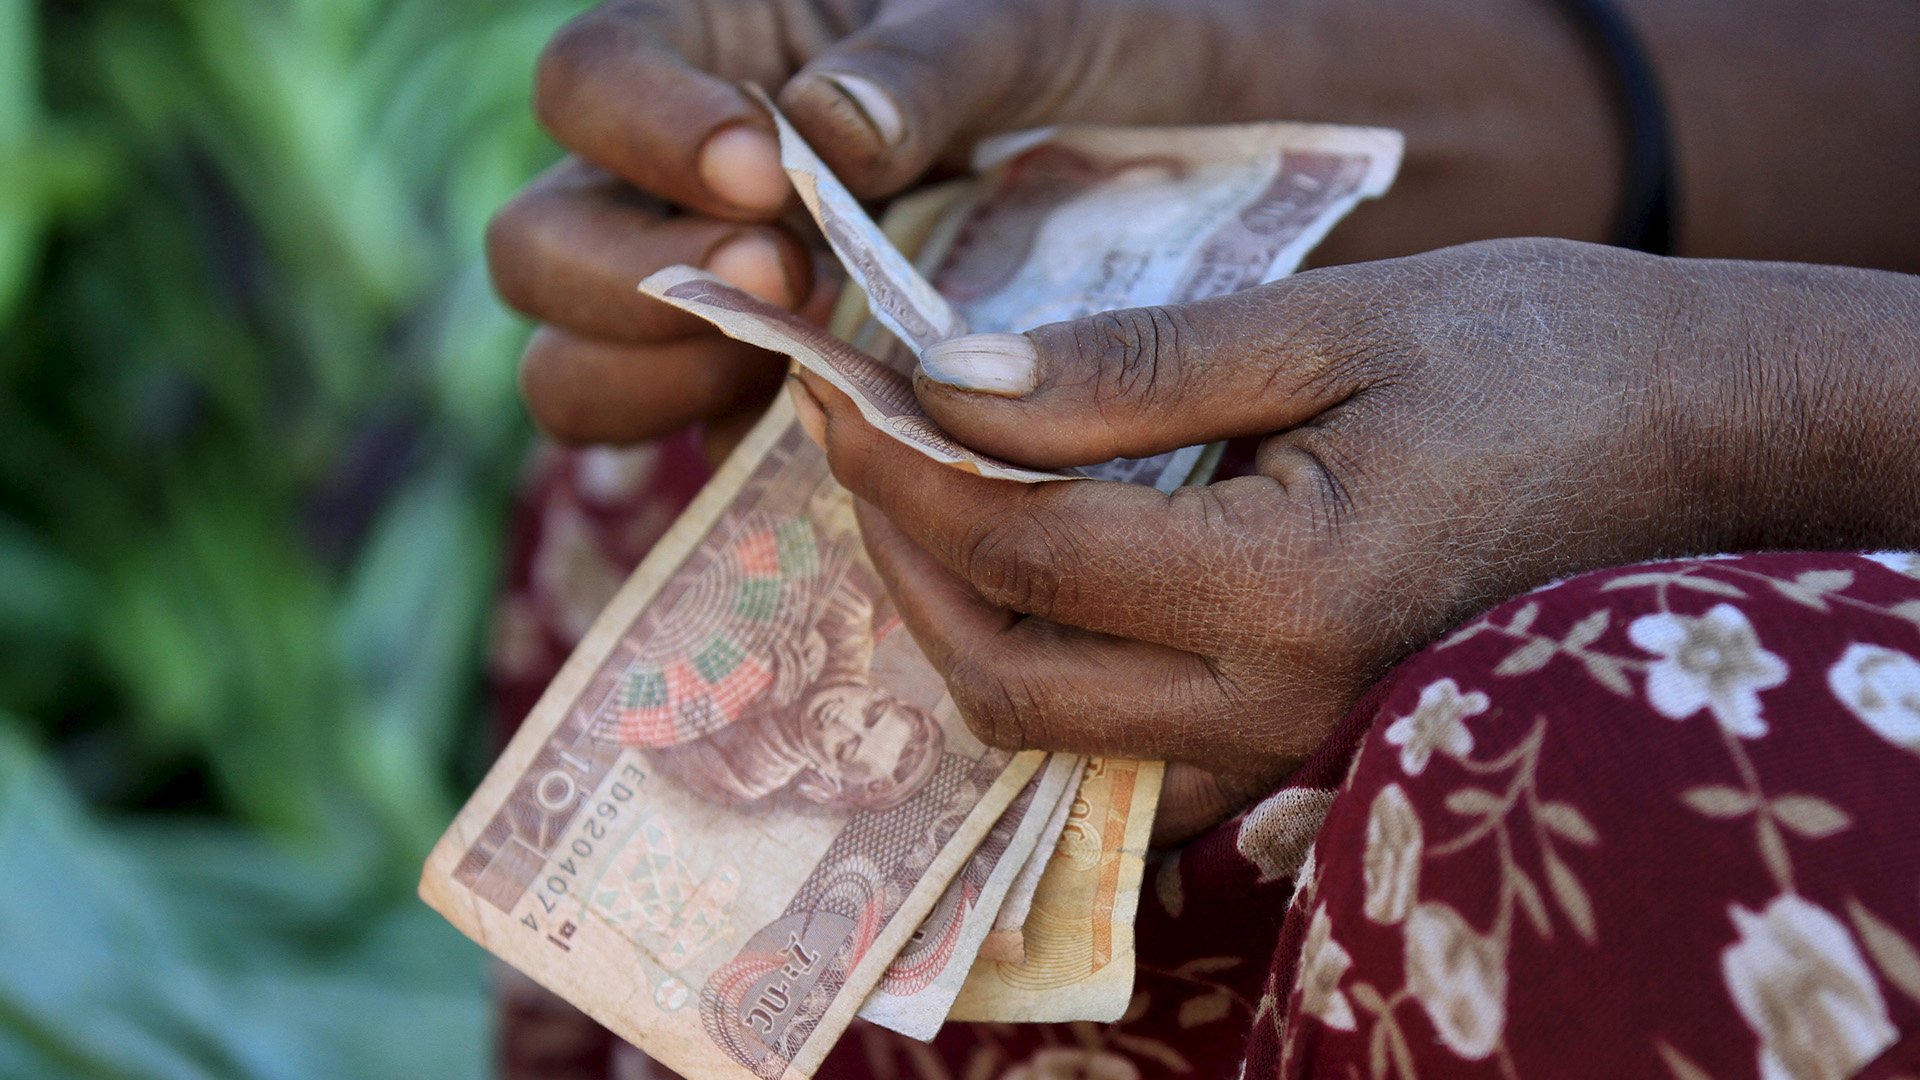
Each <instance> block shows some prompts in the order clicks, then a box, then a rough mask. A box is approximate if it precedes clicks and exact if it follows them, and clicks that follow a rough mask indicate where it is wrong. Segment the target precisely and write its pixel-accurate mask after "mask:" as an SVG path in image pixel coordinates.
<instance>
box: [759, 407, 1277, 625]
mask: <svg viewBox="0 0 1920 1080" xmlns="http://www.w3.org/2000/svg"><path fill="white" fill-rule="evenodd" d="M796 378H798V379H799V380H800V381H801V385H802V386H803V387H804V388H805V389H807V390H808V391H809V392H810V393H811V394H812V397H813V399H814V401H815V402H817V403H818V404H819V405H820V407H821V410H822V413H823V419H824V422H823V423H822V424H821V425H820V427H821V430H820V431H819V432H818V434H819V436H820V440H821V442H822V446H823V448H824V449H825V450H826V453H827V459H828V462H829V464H830V465H831V466H832V468H833V473H834V475H835V476H836V477H837V478H839V480H840V482H841V483H842V484H844V485H845V486H846V487H847V488H848V490H850V491H852V492H853V493H854V495H856V496H858V497H859V498H861V499H863V500H865V501H867V502H869V503H871V504H873V505H874V506H875V507H876V508H878V509H879V510H880V511H881V512H883V513H885V514H886V515H887V517H888V518H890V519H891V520H892V521H893V522H894V524H895V525H896V526H898V527H899V528H900V530H901V531H902V532H903V533H904V534H906V536H907V537H909V538H910V539H912V540H913V541H914V542H916V543H918V544H919V545H920V546H921V547H923V548H925V549H926V550H927V551H928V552H929V553H930V554H932V555H933V556H934V557H935V558H936V559H938V560H939V561H940V562H941V563H943V564H944V565H945V566H947V568H948V569H950V570H952V571H953V572H954V573H955V574H958V575H959V576H960V577H962V578H964V579H965V580H966V581H967V582H968V583H969V584H970V585H972V586H973V588H974V589H975V590H976V591H977V592H978V593H979V594H980V596H981V597H982V598H983V599H985V600H987V601H988V602H989V603H992V604H994V605H995V606H998V607H1003V608H1009V609H1011V610H1014V611H1019V612H1023V613H1026V614H1029V615H1037V616H1039V617H1041V618H1044V619H1047V620H1049V621H1051V622H1057V623H1063V624H1066V625H1069V626H1076V627H1081V628H1083V629H1087V630H1094V631H1098V632H1100V633H1106V634H1114V635H1117V636H1121V637H1127V638H1134V639H1137V640H1142V641H1150V642H1155V643H1159V644H1165V645H1172V646H1175V647H1178V648H1188V647H1194V646H1197V645H1199V644H1201V643H1203V642H1207V641H1211V640H1216V639H1217V633H1218V631H1219V630H1220V629H1221V628H1220V627H1219V626H1218V625H1217V621H1216V619H1213V618H1210V617H1209V616H1216V617H1217V614H1218V613H1219V612H1220V611H1222V610H1224V607H1225V605H1224V604H1223V603H1222V602H1221V600H1222V598H1219V597H1216V596H1214V595H1213V594H1214V591H1215V589H1214V586H1215V585H1216V583H1217V582H1218V580H1219V579H1220V578H1221V577H1222V571H1223V570H1224V566H1223V565H1221V562H1222V560H1223V559H1225V558H1230V557H1231V549H1232V548H1233V545H1230V544H1227V543H1225V541H1226V540H1227V537H1225V536H1223V535H1221V534H1220V532H1219V529H1220V527H1221V523H1222V522H1223V521H1227V520H1232V519H1233V518H1234V517H1239V518H1241V520H1244V513H1242V514H1236V515H1223V514H1222V513H1220V511H1219V506H1218V504H1219V500H1220V498H1221V493H1220V492H1219V491H1216V490H1215V489H1214V488H1192V489H1184V490H1182V491H1178V492H1175V493H1173V494H1171V495H1168V494H1163V493H1161V492H1159V491H1156V490H1154V489H1152V488H1149V487H1145V486H1142V485H1137V484H1116V483H1107V482H1104V481H1098V480H1061V481H1051V482H1045V483H1035V484H1024V483H1018V482H1015V481H1011V480H995V479H988V478H986V477H982V476H979V475H976V474H973V473H969V472H965V471H962V470H960V469H957V468H953V467H950V466H947V465H943V464H941V463H939V462H936V461H934V460H932V459H930V458H928V457H926V456H925V455H924V454H921V453H920V452H918V451H917V450H914V449H913V448H912V447H909V446H906V445H904V444H902V443H899V442H897V441H895V440H894V439H892V438H890V437H888V436H887V435H886V434H885V433H883V432H881V431H879V430H878V429H876V428H874V427H873V426H871V425H870V424H868V423H867V422H866V421H865V419H864V418H862V417H861V416H860V413H859V409H858V407H857V406H856V405H855V404H854V403H853V401H852V400H851V399H849V398H848V397H847V396H846V395H844V394H842V393H841V392H840V391H839V390H837V389H835V388H834V387H832V386H831V385H829V384H828V383H827V382H826V381H825V380H823V379H820V378H818V377H816V376H814V375H812V374H811V373H808V372H805V371H799V372H797V373H796ZM1236 490H1237V491H1239V492H1241V493H1243V495H1244V494H1250V492H1249V491H1248V489H1246V488H1245V487H1244V486H1243V487H1241V488H1239V489H1236ZM1243 495H1242V497H1241V498H1242V501H1244V498H1243ZM1229 497H1236V496H1229Z"/></svg>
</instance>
